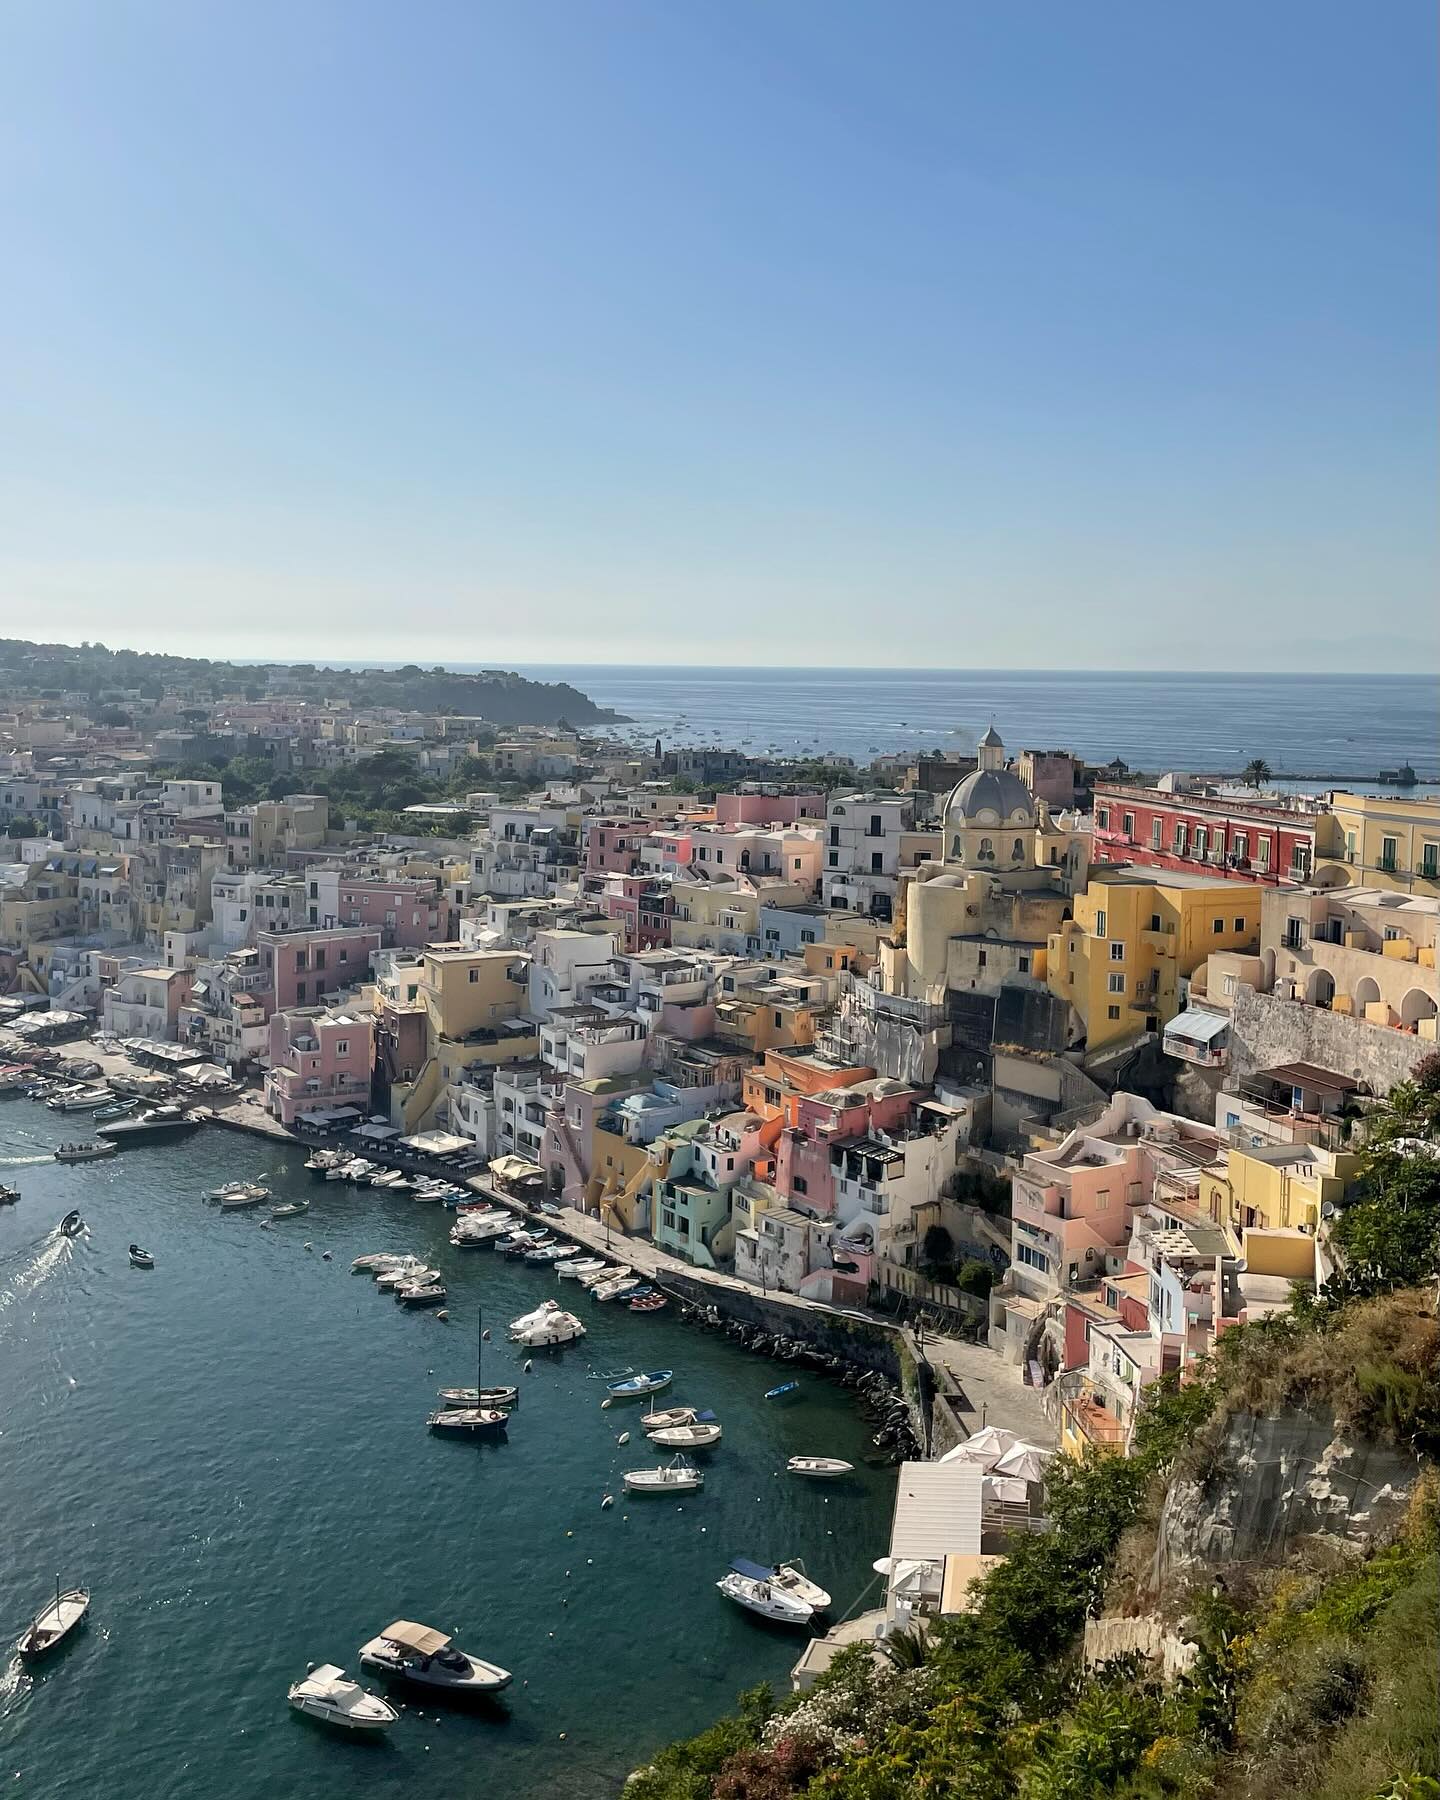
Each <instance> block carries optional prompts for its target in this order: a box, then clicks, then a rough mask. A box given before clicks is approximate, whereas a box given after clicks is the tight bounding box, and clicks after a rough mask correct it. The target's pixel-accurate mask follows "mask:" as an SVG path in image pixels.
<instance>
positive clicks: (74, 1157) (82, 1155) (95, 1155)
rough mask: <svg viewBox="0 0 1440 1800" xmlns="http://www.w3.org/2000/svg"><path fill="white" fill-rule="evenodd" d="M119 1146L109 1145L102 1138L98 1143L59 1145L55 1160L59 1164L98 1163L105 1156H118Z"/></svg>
mask: <svg viewBox="0 0 1440 1800" xmlns="http://www.w3.org/2000/svg"><path fill="white" fill-rule="evenodd" d="M119 1149H120V1146H119V1145H118V1144H112V1143H109V1142H108V1141H107V1140H106V1139H104V1138H102V1139H101V1140H100V1141H99V1142H98V1143H90V1144H61V1145H60V1147H59V1149H58V1150H56V1152H55V1160H56V1162H59V1163H82V1162H100V1161H101V1160H102V1159H103V1158H105V1157H107V1156H115V1155H117V1154H118V1152H119Z"/></svg>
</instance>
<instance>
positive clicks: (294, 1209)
mask: <svg viewBox="0 0 1440 1800" xmlns="http://www.w3.org/2000/svg"><path fill="white" fill-rule="evenodd" d="M309 1210H310V1202H309V1201H308V1200H287V1201H286V1202H285V1204H284V1205H283V1206H272V1207H271V1209H270V1217H271V1218H272V1219H298V1218H299V1217H300V1215H301V1213H308V1212H309Z"/></svg>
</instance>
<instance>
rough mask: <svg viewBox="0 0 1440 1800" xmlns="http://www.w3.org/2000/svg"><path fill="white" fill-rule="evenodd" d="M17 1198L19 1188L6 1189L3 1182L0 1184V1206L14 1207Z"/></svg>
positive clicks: (18, 1196)
mask: <svg viewBox="0 0 1440 1800" xmlns="http://www.w3.org/2000/svg"><path fill="white" fill-rule="evenodd" d="M19 1198H20V1190H19V1188H17V1187H6V1186H5V1185H4V1183H3V1182H0V1206H14V1204H15V1202H16V1201H17V1200H18V1199H19Z"/></svg>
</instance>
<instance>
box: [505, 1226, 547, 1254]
mask: <svg viewBox="0 0 1440 1800" xmlns="http://www.w3.org/2000/svg"><path fill="white" fill-rule="evenodd" d="M547 1241H548V1240H547V1239H545V1238H543V1237H537V1236H535V1234H534V1233H533V1232H529V1231H519V1232H516V1233H515V1234H514V1236H512V1237H508V1238H502V1239H501V1240H500V1242H499V1244H498V1245H497V1248H498V1249H499V1250H500V1252H501V1253H502V1254H503V1255H505V1256H529V1254H530V1252H531V1251H532V1250H538V1249H539V1248H540V1246H541V1245H542V1244H544V1243H546V1242H547Z"/></svg>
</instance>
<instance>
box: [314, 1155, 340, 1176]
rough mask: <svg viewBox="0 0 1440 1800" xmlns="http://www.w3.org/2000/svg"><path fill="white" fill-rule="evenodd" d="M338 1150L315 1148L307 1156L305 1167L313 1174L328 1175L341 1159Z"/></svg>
mask: <svg viewBox="0 0 1440 1800" xmlns="http://www.w3.org/2000/svg"><path fill="white" fill-rule="evenodd" d="M339 1157H340V1152H339V1151H338V1150H313V1151H312V1152H311V1153H310V1155H309V1156H307V1157H306V1158H305V1167H306V1169H307V1170H308V1171H309V1172H310V1174H312V1175H326V1174H328V1173H329V1172H330V1170H331V1169H333V1168H334V1167H335V1165H336V1162H337V1161H338V1160H339Z"/></svg>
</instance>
